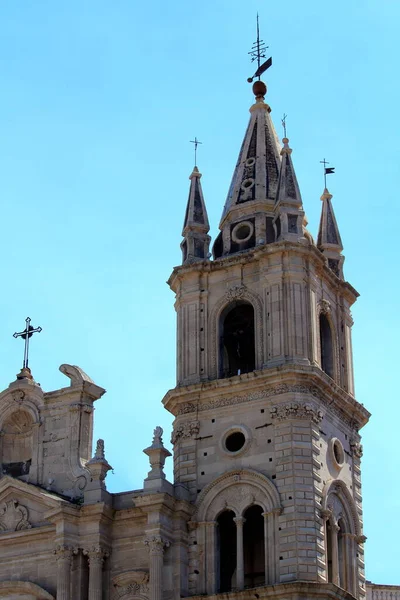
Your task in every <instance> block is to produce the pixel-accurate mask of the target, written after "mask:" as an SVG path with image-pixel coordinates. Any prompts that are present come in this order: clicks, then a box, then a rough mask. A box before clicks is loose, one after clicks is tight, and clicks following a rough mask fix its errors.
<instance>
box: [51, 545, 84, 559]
mask: <svg viewBox="0 0 400 600" xmlns="http://www.w3.org/2000/svg"><path fill="white" fill-rule="evenodd" d="M53 554H55V555H56V561H57V562H58V561H63V560H65V561H69V562H71V560H72V556H73V555H74V554H78V549H77V548H75V547H74V546H68V545H66V544H59V545H58V546H56V547H55V548H54V550H53Z"/></svg>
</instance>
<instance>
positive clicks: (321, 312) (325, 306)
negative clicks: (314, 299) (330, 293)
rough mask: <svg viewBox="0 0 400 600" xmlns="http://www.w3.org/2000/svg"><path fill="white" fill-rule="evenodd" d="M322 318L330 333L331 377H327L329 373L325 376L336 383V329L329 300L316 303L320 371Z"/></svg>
mask: <svg viewBox="0 0 400 600" xmlns="http://www.w3.org/2000/svg"><path fill="white" fill-rule="evenodd" d="M322 317H324V318H325V319H326V320H327V322H328V325H329V327H330V333H331V341H332V375H329V373H327V375H328V377H331V378H332V379H333V380H334V381H338V380H339V372H340V369H339V362H340V360H339V358H340V357H339V342H338V329H337V327H336V324H335V320H334V318H333V315H332V308H331V303H330V302H329V300H326V299H324V298H323V299H322V300H320V301H319V303H318V310H317V323H316V327H317V339H318V363H319V365H320V367H321V369H322V340H321V334H320V323H321V318H322ZM325 372H326V371H325V370H324V373H325Z"/></svg>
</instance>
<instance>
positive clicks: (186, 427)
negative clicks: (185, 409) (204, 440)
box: [171, 421, 200, 446]
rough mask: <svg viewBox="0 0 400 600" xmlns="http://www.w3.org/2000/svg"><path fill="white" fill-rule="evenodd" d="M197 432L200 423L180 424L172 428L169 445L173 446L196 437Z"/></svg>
mask: <svg viewBox="0 0 400 600" xmlns="http://www.w3.org/2000/svg"><path fill="white" fill-rule="evenodd" d="M199 431H200V421H187V422H186V423H182V424H181V425H178V426H177V427H175V428H174V431H173V432H172V436H171V444H173V445H174V446H175V444H176V443H177V442H178V441H179V440H181V439H186V438H191V437H193V436H194V435H198V433H199Z"/></svg>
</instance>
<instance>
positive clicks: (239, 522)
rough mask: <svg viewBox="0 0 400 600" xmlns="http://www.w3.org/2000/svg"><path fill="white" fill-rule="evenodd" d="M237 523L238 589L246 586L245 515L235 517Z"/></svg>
mask: <svg viewBox="0 0 400 600" xmlns="http://www.w3.org/2000/svg"><path fill="white" fill-rule="evenodd" d="M233 520H234V521H235V523H236V587H237V589H238V590H243V588H244V556H243V525H244V523H245V521H246V519H244V518H243V517H236V518H235V519H233Z"/></svg>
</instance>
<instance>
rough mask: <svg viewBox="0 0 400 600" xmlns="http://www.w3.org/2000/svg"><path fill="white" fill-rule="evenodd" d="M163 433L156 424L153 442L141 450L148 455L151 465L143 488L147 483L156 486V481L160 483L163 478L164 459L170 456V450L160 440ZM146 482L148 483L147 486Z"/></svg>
mask: <svg viewBox="0 0 400 600" xmlns="http://www.w3.org/2000/svg"><path fill="white" fill-rule="evenodd" d="M163 433H164V432H163V429H162V427H160V426H157V427H156V428H155V429H154V432H153V442H152V444H151V446H149V447H148V448H146V449H145V450H143V452H144V453H145V454H147V456H148V457H149V461H150V466H151V469H150V471H149V473H148V476H147V478H146V479H145V488H146V487H149V483H150V486H151V487H152V488H153V487H154V486H157V483H159V484H160V485H161V484H162V481H163V480H165V473H164V464H165V459H166V458H167V457H168V456H171V452H169V450H167V449H166V448H165V447H164V443H163V441H162V435H163ZM146 482H147V483H148V485H147V486H146Z"/></svg>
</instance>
